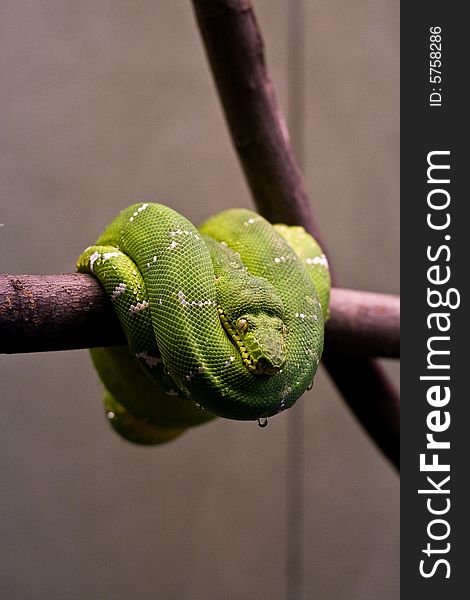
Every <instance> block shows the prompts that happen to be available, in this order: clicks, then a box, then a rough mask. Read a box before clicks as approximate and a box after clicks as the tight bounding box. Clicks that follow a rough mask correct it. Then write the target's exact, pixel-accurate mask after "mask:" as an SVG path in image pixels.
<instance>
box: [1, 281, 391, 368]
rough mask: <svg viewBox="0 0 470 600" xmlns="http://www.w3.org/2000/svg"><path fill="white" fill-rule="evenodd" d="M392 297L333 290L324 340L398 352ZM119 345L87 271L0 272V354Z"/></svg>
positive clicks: (114, 323)
mask: <svg viewBox="0 0 470 600" xmlns="http://www.w3.org/2000/svg"><path fill="white" fill-rule="evenodd" d="M399 311H400V308H399V301H398V299H397V298H396V297H395V296H386V295H384V294H372V293H370V292H357V291H354V290H342V289H333V290H332V294H331V318H330V321H329V323H328V326H327V331H328V334H327V339H328V342H327V343H328V344H330V345H334V346H336V347H338V348H339V349H340V350H341V351H342V352H345V353H349V352H351V353H354V355H356V354H357V353H360V354H373V355H374V356H390V357H393V356H398V351H399V335H400V331H399V328H400V323H399V320H400V312H399ZM122 343H125V340H124V334H123V332H122V330H121V327H120V325H119V322H118V320H117V318H116V317H115V314H114V310H113V308H112V306H111V302H110V301H109V300H108V298H107V296H106V294H105V292H104V290H103V288H102V287H101V285H100V284H99V283H98V281H97V280H96V279H95V278H94V277H93V276H91V275H84V274H80V273H65V274H61V275H0V353H17V352H44V351H51V350H70V349H74V348H91V347H94V346H112V345H114V344H122Z"/></svg>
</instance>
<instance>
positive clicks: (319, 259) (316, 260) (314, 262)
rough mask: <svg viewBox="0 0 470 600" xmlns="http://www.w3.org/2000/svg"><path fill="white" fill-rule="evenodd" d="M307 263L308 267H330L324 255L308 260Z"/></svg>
mask: <svg viewBox="0 0 470 600" xmlns="http://www.w3.org/2000/svg"><path fill="white" fill-rule="evenodd" d="M305 263H306V264H307V265H322V266H323V267H328V259H327V258H326V256H325V255H324V254H322V255H321V256H314V257H313V258H306V259H305Z"/></svg>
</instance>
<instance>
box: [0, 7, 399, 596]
mask: <svg viewBox="0 0 470 600" xmlns="http://www.w3.org/2000/svg"><path fill="white" fill-rule="evenodd" d="M306 8H307V12H306V17H305V19H306V32H307V42H306V43H307V46H306V71H305V75H306V86H307V88H306V121H305V130H304V134H305V156H306V158H305V175H306V180H307V186H308V190H309V193H310V195H311V199H312V205H313V207H314V211H315V214H316V216H317V218H318V221H319V223H320V227H321V229H322V231H323V234H324V238H325V239H326V240H327V242H328V248H329V252H330V258H331V261H332V262H333V264H334V265H335V268H336V271H337V275H338V279H339V281H340V282H341V284H342V285H344V286H345V287H353V288H362V289H368V290H374V291H381V292H390V293H397V292H398V277H399V273H398V262H399V261H398V258H399V257H398V251H399V250H398V216H399V215H398V191H399V171H398V169H399V166H398V159H399V156H398V133H399V130H398V120H399V103H398V101H399V89H398V85H399V79H398V75H399V71H398V68H399V56H398V50H399V20H398V19H399V15H398V11H399V5H398V3H397V2H392V1H391V0H374V1H372V0H364V1H362V2H358V3H357V2H356V3H347V2H343V1H341V0H328V1H327V0H312V1H309V2H307V3H306ZM255 9H256V11H257V16H258V20H259V23H260V26H261V29H262V32H263V34H264V39H265V43H266V52H267V59H268V64H269V67H270V69H271V73H272V75H273V78H274V82H275V84H276V87H277V92H278V97H279V99H280V101H281V104H282V105H283V107H284V108H285V109H286V108H287V106H286V104H287V97H288V94H287V72H288V66H287V56H288V47H287V25H286V19H287V11H288V10H289V2H287V1H285V0H283V1H279V0H259V1H257V2H255ZM0 47H1V50H0V72H1V80H2V85H1V89H0V128H1V131H0V222H1V223H3V226H2V227H1V228H0V270H1V271H2V272H9V273H54V272H67V271H73V270H74V264H75V260H76V257H77V256H78V255H79V253H80V252H81V250H82V249H83V248H84V247H86V246H87V245H89V244H90V243H91V242H93V241H94V240H95V239H96V237H97V235H98V234H99V233H100V230H101V229H102V228H103V226H104V225H105V224H106V223H107V222H108V221H110V220H111V218H112V217H113V216H114V215H115V214H116V213H117V212H118V210H119V209H121V208H122V207H124V206H125V205H127V204H130V203H131V202H136V201H160V202H164V203H167V204H169V205H171V206H172V207H173V208H175V209H176V210H179V211H180V212H183V213H184V214H185V215H186V216H187V217H188V218H189V219H191V220H192V221H193V222H194V223H198V222H200V221H201V220H203V219H204V218H206V217H207V216H208V215H210V214H212V213H213V212H215V211H217V210H220V209H223V208H224V207H232V206H252V204H251V200H250V196H249V193H248V190H247V187H246V185H245V182H244V180H243V176H242V174H241V171H240V169H239V166H238V163H237V160H236V157H235V154H234V152H233V150H232V148H231V145H230V142H229V137H228V133H227V130H226V127H225V123H224V120H223V116H222V112H221V108H220V106H219V102H218V99H217V96H216V93H215V90H214V86H213V83H212V80H211V76H210V73H209V70H208V66H207V63H206V59H205V56H204V53H203V50H202V45H201V41H200V39H199V35H198V31H197V28H196V25H195V21H194V18H193V13H192V10H191V6H190V3H189V2H150V1H149V0H138V1H134V2H131V1H130V0H113V1H111V0H102V1H101V2H91V1H90V0H84V1H83V2H72V1H71V0H61V1H60V2H58V1H55V0H42V1H38V0H32V1H28V2H26V1H22V0H19V1H9V0H4V1H3V2H2V3H1V5H0ZM386 367H387V368H388V369H389V371H390V372H391V374H392V376H393V377H394V379H395V380H396V381H397V382H398V365H397V364H396V363H390V364H387V365H386ZM0 396H1V406H2V419H1V422H0V456H1V460H0V544H1V550H0V552H1V556H0V597H1V598H5V599H15V600H23V599H24V600H27V599H48V600H62V599H64V598H67V599H68V600H75V599H77V600H78V599H80V600H81V599H83V598H87V599H107V598H113V599H114V600H127V599H129V598H136V599H139V600H140V599H141V600H147V599H153V598H159V599H160V600H166V599H180V598H181V599H186V598H191V599H209V600H212V599H218V598H228V599H240V598H249V599H268V598H269V599H271V600H281V599H282V598H284V597H285V592H284V588H285V581H286V569H285V563H286V557H285V552H286V543H285V537H286V485H287V476H286V436H287V427H286V424H287V421H288V419H289V414H282V415H280V416H279V417H276V418H273V419H271V420H270V422H269V426H268V427H267V428H265V429H260V428H259V427H257V426H256V424H254V423H253V424H250V423H237V422H230V421H225V422H224V421H222V420H218V421H216V422H213V423H211V424H209V425H206V426H205V427H203V428H200V429H195V430H193V431H190V432H189V433H187V434H185V435H184V436H183V437H181V438H180V439H179V440H177V441H175V442H174V443H172V444H169V445H167V446H162V447H160V448H154V449H147V448H139V447H133V446H132V445H130V444H127V443H125V442H124V441H122V440H121V439H120V438H119V437H118V436H117V435H115V434H114V433H113V432H112V431H111V429H110V428H109V426H108V424H107V423H106V422H105V418H104V414H103V410H102V407H101V400H100V399H101V389H100V384H99V382H98V380H97V377H96V375H95V373H94V371H93V369H92V367H91V364H90V361H89V358H88V355H87V352H86V351H73V352H63V353H45V354H32V355H23V356H21V355H16V356H1V357H0ZM300 402H301V403H302V405H303V407H304V408H303V409H304V414H305V430H306V440H305V480H304V487H305V522H304V534H305V543H304V547H303V552H304V571H305V590H306V594H305V597H306V598H309V599H310V598H318V599H321V600H340V599H346V598H347V599H348V600H364V599H369V598H381V599H382V600H389V599H395V598H398V544H399V531H398V477H397V475H396V473H395V471H394V469H393V468H392V467H391V466H390V464H389V463H388V462H387V461H386V460H385V459H384V458H383V457H382V456H381V454H380V453H379V452H378V450H377V449H376V447H375V446H374V444H373V443H372V442H371V441H370V440H369V439H368V437H367V436H366V435H365V433H364V432H363V430H362V429H361V427H360V426H359V425H358V424H357V423H356V421H355V419H354V418H353V417H352V416H351V414H350V412H349V410H348V408H347V407H346V406H345V404H344V403H343V401H342V399H341V398H340V397H339V396H338V394H337V393H336V391H335V389H334V388H333V386H332V383H331V381H330V380H329V378H328V377H327V376H326V375H325V373H324V371H323V370H322V371H321V372H320V373H319V375H317V378H316V383H315V386H314V388H313V389H312V391H311V392H309V393H308V394H306V395H305V396H304V397H303V398H302V400H301V401H300ZM292 410H293V411H295V410H296V409H295V408H294V409H292Z"/></svg>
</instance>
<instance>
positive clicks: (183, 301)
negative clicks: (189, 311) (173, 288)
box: [176, 290, 188, 306]
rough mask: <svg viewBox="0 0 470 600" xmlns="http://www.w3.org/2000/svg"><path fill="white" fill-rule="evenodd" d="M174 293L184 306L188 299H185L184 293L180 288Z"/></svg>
mask: <svg viewBox="0 0 470 600" xmlns="http://www.w3.org/2000/svg"><path fill="white" fill-rule="evenodd" d="M176 295H177V296H178V298H179V301H180V302H181V304H182V306H186V304H188V301H187V300H186V294H185V293H184V292H183V291H182V290H180V291H179V292H178V293H177V294H176Z"/></svg>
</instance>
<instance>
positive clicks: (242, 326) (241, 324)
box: [237, 319, 248, 333]
mask: <svg viewBox="0 0 470 600" xmlns="http://www.w3.org/2000/svg"><path fill="white" fill-rule="evenodd" d="M237 329H238V331H240V332H241V333H245V331H246V330H247V329H248V321H247V320H246V319H238V323H237Z"/></svg>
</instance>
